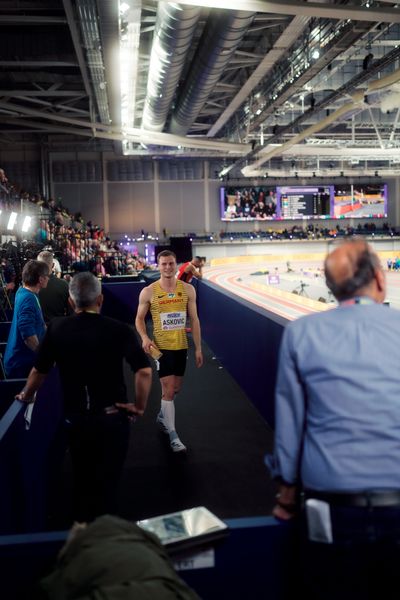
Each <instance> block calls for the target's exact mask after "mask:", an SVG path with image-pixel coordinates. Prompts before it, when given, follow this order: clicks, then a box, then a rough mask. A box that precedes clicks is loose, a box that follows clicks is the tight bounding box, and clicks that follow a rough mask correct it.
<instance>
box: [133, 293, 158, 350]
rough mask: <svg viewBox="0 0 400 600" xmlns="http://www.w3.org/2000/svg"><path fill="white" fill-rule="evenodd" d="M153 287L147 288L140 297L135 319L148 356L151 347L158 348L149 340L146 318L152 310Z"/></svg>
mask: <svg viewBox="0 0 400 600" xmlns="http://www.w3.org/2000/svg"><path fill="white" fill-rule="evenodd" d="M151 293H152V290H151V286H148V287H145V288H144V289H143V290H142V291H141V292H140V295H139V306H138V310H137V314H136V319H135V327H136V331H137V332H138V334H139V335H140V337H141V338H142V348H143V350H144V351H145V352H147V354H149V353H150V346H154V347H155V348H156V345H155V343H154V342H153V341H152V340H151V339H150V338H149V336H148V335H147V329H146V322H145V318H146V315H147V313H148V312H149V308H150V300H151Z"/></svg>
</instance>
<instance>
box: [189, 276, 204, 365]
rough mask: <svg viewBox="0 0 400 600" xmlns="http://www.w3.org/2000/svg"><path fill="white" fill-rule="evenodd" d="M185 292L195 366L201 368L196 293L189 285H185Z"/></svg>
mask: <svg viewBox="0 0 400 600" xmlns="http://www.w3.org/2000/svg"><path fill="white" fill-rule="evenodd" d="M185 287H186V292H187V295H188V306H187V311H188V315H189V317H190V326H191V328H192V336H193V342H194V347H195V356H196V366H197V367H201V366H202V364H203V353H202V351H201V332H200V321H199V317H198V315H197V306H196V291H195V289H194V287H193V286H192V285H190V284H187V283H186V284H185Z"/></svg>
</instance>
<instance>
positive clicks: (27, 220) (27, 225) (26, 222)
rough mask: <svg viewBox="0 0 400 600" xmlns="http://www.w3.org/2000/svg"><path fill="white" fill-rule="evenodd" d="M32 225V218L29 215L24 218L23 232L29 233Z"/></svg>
mask: <svg viewBox="0 0 400 600" xmlns="http://www.w3.org/2000/svg"><path fill="white" fill-rule="evenodd" d="M31 224H32V217H29V216H28V215H27V216H26V217H25V218H24V220H23V223H22V228H21V230H22V231H29V229H30V226H31Z"/></svg>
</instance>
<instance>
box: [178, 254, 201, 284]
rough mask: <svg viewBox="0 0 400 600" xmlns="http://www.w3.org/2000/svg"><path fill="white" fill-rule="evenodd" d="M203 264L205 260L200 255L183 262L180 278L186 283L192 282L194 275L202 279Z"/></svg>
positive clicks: (179, 272) (179, 273)
mask: <svg viewBox="0 0 400 600" xmlns="http://www.w3.org/2000/svg"><path fill="white" fill-rule="evenodd" d="M203 264H204V261H203V259H202V258H201V257H200V256H195V257H194V258H192V260H191V261H188V262H185V263H183V265H181V266H180V267H179V271H178V275H177V277H178V279H180V280H181V281H186V283H190V282H191V281H192V279H193V277H195V278H196V279H201V278H202V277H203Z"/></svg>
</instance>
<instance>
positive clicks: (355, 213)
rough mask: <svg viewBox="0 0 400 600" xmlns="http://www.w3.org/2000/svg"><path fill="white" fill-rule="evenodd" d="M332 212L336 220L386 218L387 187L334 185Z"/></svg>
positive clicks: (374, 184)
mask: <svg viewBox="0 0 400 600" xmlns="http://www.w3.org/2000/svg"><path fill="white" fill-rule="evenodd" d="M333 212H334V217H335V218H336V219H343V218H345V219H352V218H363V219H365V218H375V219H381V218H384V217H387V185H386V184H385V183H355V184H351V185H350V184H347V185H335V193H334V207H333Z"/></svg>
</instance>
